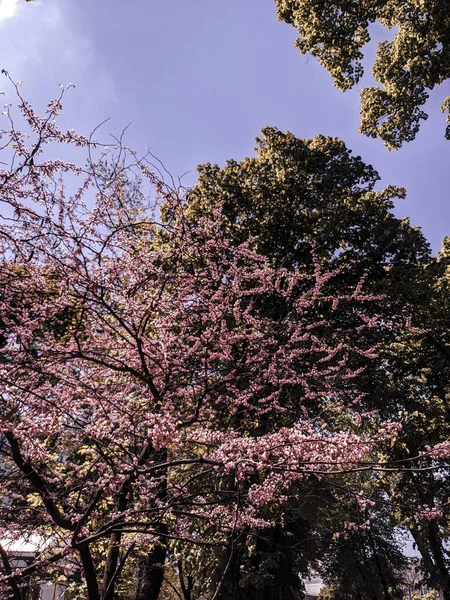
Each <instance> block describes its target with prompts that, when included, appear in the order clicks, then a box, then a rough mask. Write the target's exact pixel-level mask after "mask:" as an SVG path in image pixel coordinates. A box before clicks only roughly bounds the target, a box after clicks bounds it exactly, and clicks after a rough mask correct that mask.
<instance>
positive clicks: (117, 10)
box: [0, 0, 450, 250]
mask: <svg viewBox="0 0 450 600" xmlns="http://www.w3.org/2000/svg"><path fill="white" fill-rule="evenodd" d="M382 34H383V32H382V31H381V28H378V29H376V30H375V36H379V35H382ZM294 40H295V31H294V30H293V29H292V28H291V27H289V26H288V25H286V24H284V23H279V22H277V20H276V17H275V6H274V2H273V0H163V1H161V0H95V1H94V2H92V1H91V2H88V1H87V0H37V1H36V2H33V3H25V1H24V0H0V57H1V58H0V68H5V69H7V70H8V71H9V72H10V74H11V76H12V78H13V79H15V80H21V81H23V83H24V88H23V94H24V95H25V96H26V97H27V98H28V99H29V100H31V101H32V102H33V103H35V104H37V105H38V106H44V105H45V104H46V102H47V101H48V100H49V99H50V98H52V97H54V96H55V95H56V94H57V93H58V91H59V90H58V84H59V83H64V84H66V83H68V82H74V83H76V84H77V87H76V89H75V90H71V91H70V92H69V94H68V96H67V99H66V102H65V111H64V117H63V120H64V123H65V124H66V125H67V126H70V127H75V129H77V131H79V132H80V133H89V132H90V131H91V130H92V129H93V128H94V127H95V126H96V125H98V124H99V123H100V122H101V121H103V120H104V119H105V118H108V117H110V118H111V120H110V121H109V122H108V124H107V125H106V126H105V127H104V129H103V135H102V136H101V138H102V139H105V138H106V137H107V135H106V134H107V133H109V132H111V133H114V134H118V133H120V131H121V130H122V129H123V127H124V126H126V125H127V124H128V123H131V126H130V128H129V130H128V133H127V138H126V139H127V143H128V145H130V146H132V147H134V148H135V149H137V150H139V151H141V150H142V151H143V150H144V148H150V149H151V151H152V152H153V153H154V154H155V155H157V156H158V157H159V158H160V159H161V160H162V161H163V162H164V164H165V165H166V167H167V169H168V170H169V171H170V172H171V173H172V174H173V175H175V176H178V175H181V174H183V173H185V172H186V171H188V172H190V173H189V174H188V175H187V176H186V178H185V179H184V183H185V184H193V183H194V182H195V168H196V165H197V164H198V163H202V162H213V163H219V164H223V163H224V161H225V160H226V159H227V158H235V159H241V158H243V157H245V156H250V155H252V153H253V147H254V138H255V137H256V136H257V135H258V133H259V130H260V129H261V127H263V126H265V125H274V126H277V127H278V128H280V129H282V130H285V129H289V130H290V131H292V132H293V133H294V134H295V135H297V136H298V137H304V138H309V137H313V136H314V135H316V134H318V133H322V134H324V135H331V136H337V137H340V138H341V139H343V140H344V141H345V142H346V144H347V145H348V146H349V147H350V148H352V150H353V151H354V153H355V154H358V155H361V156H362V158H363V159H364V160H365V161H366V162H368V163H371V164H372V165H373V166H374V167H375V168H376V169H377V170H378V171H379V173H380V175H381V176H382V184H383V185H384V184H388V183H390V184H396V185H402V186H404V187H406V189H407V190H408V198H407V200H406V201H400V202H399V203H398V206H397V208H396V212H397V214H398V215H399V216H406V215H408V216H410V217H411V220H412V223H413V224H414V225H420V226H422V229H423V231H424V233H425V235H426V236H427V238H428V239H429V241H430V242H431V243H432V246H433V249H434V250H438V249H439V247H440V242H441V239H442V237H443V236H444V235H447V234H450V204H449V202H448V198H447V196H448V189H449V188H450V170H449V157H450V152H449V151H450V142H446V141H445V140H444V137H443V134H444V128H445V123H444V117H443V115H442V114H441V113H440V112H439V106H440V103H441V102H442V99H443V98H444V97H445V96H446V95H449V94H450V85H449V84H448V83H446V84H444V85H443V86H441V87H440V88H438V89H436V90H434V92H432V95H431V98H430V101H429V103H428V105H427V109H428V110H429V112H430V118H429V119H428V121H427V122H426V123H424V124H423V125H422V129H421V132H420V134H419V135H418V136H417V138H416V140H415V141H414V142H412V143H410V144H407V145H405V146H404V147H403V148H402V149H401V150H400V151H398V152H388V151H387V150H386V149H385V148H384V147H383V145H382V144H381V142H379V141H378V140H370V139H367V138H364V137H362V136H361V135H360V134H358V132H357V129H358V121H359V90H357V89H355V90H352V91H350V92H347V93H345V94H343V93H342V92H339V91H338V90H336V89H335V88H334V87H333V84H332V80H331V79H330V77H329V76H328V74H327V73H326V72H325V71H324V70H323V69H322V68H321V67H320V66H319V65H318V64H317V62H316V61H315V59H313V58H307V57H305V56H301V55H300V54H299V53H298V52H297V51H296V50H295V49H294V48H293V43H294ZM374 47H375V46H374V45H373V44H372V45H371V46H370V48H369V55H370V53H373V51H374ZM368 82H369V83H370V74H368V75H367V76H366V78H365V80H364V81H363V84H364V83H366V84H367V83H368ZM0 89H5V90H6V89H7V85H6V80H5V82H4V83H3V82H2V81H1V80H0Z"/></svg>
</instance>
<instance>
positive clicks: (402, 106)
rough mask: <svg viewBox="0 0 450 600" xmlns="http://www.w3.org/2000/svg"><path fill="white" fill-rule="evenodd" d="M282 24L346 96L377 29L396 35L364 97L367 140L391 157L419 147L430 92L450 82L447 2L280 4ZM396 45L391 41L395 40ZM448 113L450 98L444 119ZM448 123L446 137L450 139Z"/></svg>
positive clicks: (280, 0)
mask: <svg viewBox="0 0 450 600" xmlns="http://www.w3.org/2000/svg"><path fill="white" fill-rule="evenodd" d="M275 3H276V6H277V15H278V18H279V19H280V20H282V21H285V22H287V23H289V24H291V25H293V26H294V27H295V28H296V29H297V31H298V33H299V38H298V39H297V41H296V44H295V45H296V47H297V48H298V49H299V50H300V52H301V53H302V54H309V53H311V54H312V55H313V56H315V57H317V59H318V60H319V62H320V64H322V65H323V66H324V67H325V68H326V69H327V71H328V72H329V73H330V75H331V77H333V79H334V83H335V85H336V86H337V87H338V88H339V89H341V90H347V89H349V88H351V87H353V86H354V85H355V84H357V83H358V82H359V80H360V79H361V77H362V75H363V73H364V65H363V62H364V53H363V48H364V46H365V45H366V44H367V43H368V42H369V40H370V36H371V25H372V24H373V23H375V22H377V23H379V24H381V25H382V26H384V27H385V28H387V29H388V30H389V31H394V32H395V33H394V34H393V35H390V36H388V39H387V40H386V41H383V42H380V43H379V44H378V50H377V53H376V59H375V62H374V64H373V66H372V75H373V77H374V78H375V80H376V82H377V83H378V84H379V85H378V86H368V87H365V88H364V89H363V90H362V91H361V124H360V131H361V133H363V134H364V135H367V136H370V137H375V138H380V139H381V140H382V141H383V143H384V144H385V145H386V146H387V147H388V148H389V149H398V148H400V146H401V145H402V144H403V143H404V142H409V141H411V140H413V139H414V138H415V136H416V134H417V132H418V131H419V127H420V122H421V121H423V120H424V119H426V118H427V114H426V112H425V111H424V110H423V105H424V104H425V102H426V100H427V98H428V94H429V90H432V89H433V88H434V87H435V86H437V85H440V84H441V83H443V82H444V81H446V80H448V79H449V78H450V15H449V11H448V6H447V4H446V3H445V2H442V1H441V0H406V1H405V0H343V1H341V0H275ZM389 38H390V39H389ZM449 110H450V97H449V98H447V99H446V100H445V101H444V103H443V104H442V111H443V112H445V111H449ZM449 119H450V117H447V122H448V123H449V125H447V128H446V132H445V135H446V137H447V138H448V139H449V138H450V120H449Z"/></svg>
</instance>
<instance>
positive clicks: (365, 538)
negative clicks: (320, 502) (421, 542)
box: [320, 475, 407, 600]
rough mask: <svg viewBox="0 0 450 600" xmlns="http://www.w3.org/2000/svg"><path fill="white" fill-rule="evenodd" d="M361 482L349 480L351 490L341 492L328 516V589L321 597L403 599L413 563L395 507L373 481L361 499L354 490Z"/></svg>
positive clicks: (325, 568)
mask: <svg viewBox="0 0 450 600" xmlns="http://www.w3.org/2000/svg"><path fill="white" fill-rule="evenodd" d="M358 478H359V475H351V476H349V477H347V481H346V482H345V483H346V487H345V488H344V487H342V488H341V493H336V492H335V497H334V498H333V500H332V502H330V503H329V504H328V506H327V510H326V513H325V514H324V515H323V517H324V519H323V520H324V522H325V526H324V527H323V532H324V535H323V538H322V542H321V543H322V548H321V551H322V552H321V557H322V561H321V574H322V577H323V579H324V581H325V583H326V584H327V587H326V588H325V590H324V591H323V593H322V594H321V595H320V597H321V598H322V596H323V597H324V598H327V600H328V599H329V600H331V599H333V600H350V599H353V598H355V599H357V600H394V599H401V598H403V593H402V584H403V574H404V571H405V568H406V566H407V560H406V558H405V556H404V555H403V553H402V540H401V538H400V537H399V532H398V531H396V529H395V525H396V523H395V519H394V516H393V513H392V508H391V506H390V504H389V502H387V498H386V496H385V494H384V492H383V490H380V488H379V487H376V486H373V485H371V484H370V481H367V480H366V481H365V482H364V484H363V486H360V487H361V488H362V489H363V490H364V491H363V492H362V493H360V494H359V495H356V496H355V494H353V493H352V491H351V488H352V487H355V484H356V483H357V482H356V481H355V479H356V480H357V479H358ZM333 531H334V532H336V531H338V532H339V533H333Z"/></svg>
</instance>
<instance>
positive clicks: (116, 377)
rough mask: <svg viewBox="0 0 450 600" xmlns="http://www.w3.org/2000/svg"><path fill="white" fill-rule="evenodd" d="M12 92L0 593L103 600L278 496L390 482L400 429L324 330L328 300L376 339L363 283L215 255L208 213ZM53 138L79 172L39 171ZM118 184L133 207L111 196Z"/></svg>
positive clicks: (0, 285)
mask: <svg viewBox="0 0 450 600" xmlns="http://www.w3.org/2000/svg"><path fill="white" fill-rule="evenodd" d="M15 89H16V92H17V95H18V98H19V115H21V116H22V118H23V119H24V120H25V122H26V130H25V131H24V132H21V131H19V130H18V129H17V128H16V125H15V117H14V118H13V115H12V113H10V110H9V109H7V110H6V111H5V113H4V117H5V119H6V120H7V121H8V126H7V127H6V128H5V129H4V130H3V131H2V134H1V139H2V143H3V148H2V150H3V152H4V155H5V158H6V160H7V161H9V162H8V163H4V166H3V167H2V169H1V170H0V189H1V197H0V201H1V203H2V206H3V209H2V211H3V212H2V214H3V217H2V221H1V224H0V246H1V265H0V273H1V274H0V382H1V409H0V429H1V433H0V435H1V438H0V439H1V455H2V459H1V460H2V471H1V481H2V504H1V506H0V538H1V539H2V540H3V542H2V544H3V546H2V547H3V550H2V552H1V557H2V559H3V576H2V585H3V587H4V590H5V591H4V594H5V595H10V597H12V598H14V599H15V600H18V599H19V598H20V594H21V592H20V588H21V585H22V584H23V582H24V581H26V578H27V577H29V576H30V575H36V576H40V575H41V574H42V573H48V572H52V573H53V574H54V576H55V577H60V578H62V577H67V578H69V580H70V578H71V577H72V576H73V577H75V578H76V576H77V575H79V574H80V573H81V584H80V585H81V589H82V590H84V591H82V592H81V593H82V594H84V596H83V597H86V598H88V599H89V600H100V599H101V600H110V599H111V598H113V595H114V590H115V588H116V587H117V585H120V581H121V576H122V574H123V569H124V568H125V565H126V561H127V559H128V558H129V557H130V556H132V555H133V553H134V552H135V551H137V550H139V549H140V548H149V547H153V548H162V547H163V546H162V545H163V544H164V542H165V541H167V540H168V539H175V540H177V539H180V540H183V541H184V542H191V543H195V544H204V545H208V544H210V543H211V544H212V543H214V544H216V543H223V541H224V540H226V539H228V538H229V537H230V536H233V535H235V534H236V533H238V532H239V531H240V530H242V529H243V528H245V527H248V526H251V527H253V528H258V527H259V528H261V527H265V526H267V525H268V524H269V523H268V522H267V520H266V519H265V518H264V510H263V509H264V508H265V507H266V506H268V505H270V504H271V503H278V504H280V503H281V504H282V502H283V498H284V496H285V494H287V493H288V492H289V489H290V487H291V486H292V485H293V484H295V483H296V482H299V481H302V480H305V479H307V478H320V477H322V476H323V475H330V474H333V473H339V472H343V471H353V470H358V469H369V470H371V469H374V468H389V467H388V465H386V463H385V464H379V462H378V463H377V460H376V459H375V458H374V454H373V449H374V448H376V445H377V443H379V442H382V441H383V442H384V441H385V440H386V438H389V437H395V435H396V434H397V432H398V430H399V425H398V424H397V423H394V422H388V423H384V424H380V423H379V420H378V419H377V415H376V414H375V413H371V414H364V413H362V414H361V411H359V409H358V400H359V397H358V395H357V392H356V391H355V389H354V387H353V386H352V381H353V380H354V378H355V377H357V376H358V370H357V369H355V368H353V366H352V362H353V357H360V356H364V357H366V358H368V359H370V358H371V357H372V356H374V354H375V352H376V349H375V348H371V347H364V345H361V347H360V346H357V345H355V344H353V343H345V341H343V340H345V338H346V336H345V331H343V330H342V328H341V329H340V328H338V327H336V326H335V325H334V324H333V314H334V313H335V311H337V310H338V309H339V307H340V306H342V305H343V304H346V305H348V306H349V307H350V308H351V309H352V310H353V311H354V316H355V319H356V321H357V322H358V327H360V328H361V330H362V329H364V328H371V327H377V326H378V324H377V318H376V316H374V315H372V314H370V310H368V307H370V303H371V297H369V296H367V295H366V294H365V293H364V289H363V288H364V281H361V282H360V284H359V285H357V286H356V287H355V289H354V290H352V291H351V292H350V293H348V294H347V295H342V296H337V295H336V294H331V293H330V291H329V288H330V282H332V281H333V278H334V277H336V276H338V275H339V273H340V272H341V270H342V269H343V268H349V269H351V265H350V264H349V265H347V266H344V267H340V268H339V269H338V270H335V271H326V270H323V269H322V268H321V266H320V264H317V263H316V264H315V266H314V268H313V270H311V271H310V272H309V273H305V272H301V271H300V270H298V269H297V270H296V269H290V270H287V269H283V268H277V269H275V268H274V267H273V266H271V264H270V262H269V261H268V259H267V258H265V257H263V256H261V255H259V254H258V253H257V252H256V251H255V250H254V248H253V245H252V239H251V238H250V239H247V240H246V241H245V242H243V243H241V244H239V245H238V246H235V245H234V246H232V245H231V244H230V243H229V242H228V241H227V240H226V238H225V237H224V235H223V233H221V210H220V206H219V207H218V208H217V209H216V210H215V212H214V215H213V218H208V219H206V218H205V219H200V222H197V223H196V224H195V225H194V224H193V223H192V222H190V221H189V219H188V217H187V216H186V210H185V208H184V206H185V203H184V198H183V195H182V194H181V193H178V192H175V191H174V190H171V189H169V188H167V187H166V186H165V185H164V183H163V182H162V181H161V180H160V178H159V177H158V176H157V175H156V174H155V172H154V170H152V168H151V167H150V165H149V163H148V162H147V161H146V158H145V157H144V158H140V157H139V156H138V155H137V154H136V153H135V152H133V151H131V150H129V149H127V148H126V147H125V146H123V145H122V143H121V140H120V139H119V140H114V143H113V144H112V148H111V149H110V148H107V147H105V145H102V144H99V143H98V142H96V141H94V140H93V139H91V138H86V137H83V136H80V135H78V134H76V133H75V132H74V131H63V130H61V129H60V128H59V127H58V125H57V123H56V121H57V117H58V115H59V113H60V111H61V110H62V100H63V96H64V93H65V89H62V90H61V95H60V97H59V98H58V99H57V100H55V101H52V102H51V103H50V104H49V105H48V107H47V109H46V112H45V114H44V116H42V117H41V116H39V115H38V114H37V113H36V112H35V110H33V108H32V107H31V106H30V104H29V103H27V102H26V101H25V100H24V99H23V97H22V96H21V94H20V90H19V88H18V86H15ZM63 144H65V145H68V146H69V148H70V149H73V152H74V153H76V152H78V151H84V152H85V153H86V154H87V156H88V159H87V162H86V164H85V165H84V166H80V165H79V164H75V163H71V162H67V161H63V160H61V159H55V158H53V155H54V154H55V152H56V153H57V155H58V152H59V151H60V150H61V148H62V145H63ZM105 165H108V168H105ZM134 178H137V179H138V180H139V181H140V184H141V188H142V189H146V190H149V192H148V195H149V197H150V198H151V199H150V200H145V199H144V198H143V197H141V198H140V201H139V202H138V203H130V202H128V201H127V194H126V193H124V190H126V188H127V186H128V185H129V182H130V181H133V179H134ZM162 203H164V205H165V214H166V215H167V218H166V219H165V220H164V222H163V223H159V222H158V214H159V207H160V206H161V204H162ZM169 217H170V218H169ZM312 252H313V249H312ZM263 421H264V422H265V423H270V427H264V428H262V429H261V428H259V427H258V424H259V423H261V422H263ZM448 451H449V449H448V448H447V447H445V444H444V445H443V446H442V447H440V448H439V449H437V450H435V452H438V453H440V454H442V453H443V452H444V453H445V452H448ZM205 523H207V524H208V526H209V531H212V532H213V534H206V533H205V531H208V529H207V528H205V527H204V526H203V525H204V524H205ZM32 535H33V536H34V537H35V538H38V539H40V540H42V544H41V547H40V549H39V552H38V553H37V555H36V559H35V560H34V561H33V562H32V564H30V565H28V566H26V567H24V568H22V569H14V568H13V565H11V564H10V562H9V559H8V554H7V552H6V550H5V548H7V545H8V542H10V541H11V540H14V539H18V538H24V539H26V538H27V537H29V536H32ZM221 540H222V542H221ZM162 557H164V554H162ZM160 560H161V557H159V559H158V560H157V561H156V562H160Z"/></svg>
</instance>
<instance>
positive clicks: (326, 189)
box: [188, 128, 449, 589]
mask: <svg viewBox="0 0 450 600" xmlns="http://www.w3.org/2000/svg"><path fill="white" fill-rule="evenodd" d="M256 153H257V155H256V158H247V159H245V160H243V161H242V162H240V163H238V162H236V161H228V162H227V164H226V166H225V168H223V169H221V168H219V167H218V166H211V165H209V164H207V165H202V166H200V167H199V180H198V184H197V185H196V186H195V187H194V188H193V190H192V191H191V193H190V194H189V197H188V210H189V214H190V217H191V218H193V219H194V220H195V219H198V218H200V216H201V215H211V214H212V211H213V210H214V208H215V206H216V205H217V204H219V203H220V205H221V206H222V227H223V229H224V232H225V234H226V236H227V237H228V238H229V239H230V240H231V241H232V242H233V243H234V244H238V243H240V241H241V240H243V239H245V238H246V236H247V235H248V234H250V235H251V236H252V237H253V239H254V240H255V243H256V245H257V248H258V251H259V252H261V253H263V254H264V255H265V256H267V257H269V259H270V260H271V262H272V264H274V265H282V266H284V267H286V268H288V269H290V268H292V269H294V268H297V269H298V268H300V269H304V270H305V271H306V272H307V271H308V269H309V268H311V264H312V259H311V255H310V253H309V250H308V249H309V248H310V247H311V246H313V247H314V248H315V253H316V257H319V259H320V260H322V261H324V262H326V263H328V264H329V265H330V266H331V265H333V266H334V267H336V266H337V265H339V264H342V263H346V262H347V261H351V262H352V269H351V271H347V272H346V273H345V274H342V276H340V277H339V278H336V279H335V280H334V284H335V285H336V288H335V290H336V293H342V291H343V290H347V289H348V287H349V286H351V285H353V284H354V280H352V278H353V277H355V276H356V277H358V276H360V275H361V274H362V273H364V274H365V276H366V285H367V287H368V289H370V290H371V291H372V292H374V293H382V294H383V298H380V299H379V301H376V302H374V303H372V305H371V307H372V308H374V310H375V312H376V313H377V314H378V315H381V318H382V320H383V323H384V324H385V327H383V328H382V329H381V328H378V329H375V330H373V329H372V330H368V331H366V332H364V333H362V332H360V331H358V330H357V328H356V327H353V328H352V326H351V325H350V323H351V318H352V317H351V315H349V314H348V313H347V312H346V311H345V310H343V311H340V312H339V313H337V314H335V319H336V320H335V323H336V327H337V326H338V325H337V324H338V323H340V324H343V323H346V325H347V329H348V330H352V331H353V334H354V335H356V336H357V337H358V338H359V339H361V336H362V335H370V336H371V340H372V342H373V343H375V341H376V343H378V344H379V345H380V353H379V354H380V356H379V359H378V360H371V361H367V360H365V359H362V360H361V364H360V365H359V366H363V365H364V367H365V369H364V372H363V373H362V374H361V376H360V377H358V378H357V382H356V381H355V380H354V382H353V383H354V384H355V383H356V384H357V386H358V387H359V389H360V391H361V392H362V393H363V394H364V397H363V398H362V399H361V401H360V402H361V403H363V404H364V406H365V407H366V408H367V409H373V408H376V409H378V410H380V411H382V413H383V415H384V416H385V417H387V415H389V416H390V417H392V416H394V417H395V418H400V419H401V420H402V422H403V423H404V431H402V434H401V436H400V440H401V441H399V443H398V444H397V445H395V446H394V447H393V448H391V447H390V445H389V446H388V447H386V448H385V449H384V455H385V456H390V457H391V458H395V459H398V460H408V458H409V457H411V456H415V455H416V454H417V453H418V452H420V451H424V450H426V447H427V445H432V444H435V443H440V442H442V441H443V440H444V439H446V437H448V435H447V433H446V432H447V429H448V419H449V412H448V407H447V401H446V397H448V396H447V395H448V381H449V378H448V364H449V363H448V349H447V347H446V343H445V340H446V335H447V334H446V331H448V324H449V323H448V308H446V301H447V300H446V298H445V297H444V296H443V295H442V293H441V292H442V290H441V288H442V286H443V285H444V281H448V279H447V280H443V279H442V276H438V275H437V274H436V269H438V270H439V269H440V271H442V270H444V271H445V268H444V263H443V259H441V260H440V261H438V264H437V263H436V261H435V260H434V259H432V257H431V255H430V251H429V246H428V244H427V242H426V240H425V239H424V237H423V235H422V234H421V232H420V231H419V230H418V229H416V228H412V227H411V226H410V224H409V222H408V221H407V220H399V219H396V218H395V217H394V215H393V214H392V212H391V209H392V208H393V201H392V199H393V198H394V197H395V194H399V195H403V191H402V190H398V189H394V188H391V187H388V188H386V190H384V191H374V185H375V183H376V181H377V180H378V175H377V173H376V172H375V171H374V170H373V169H372V168H371V167H369V166H367V165H365V164H364V163H363V162H362V160H361V159H360V158H359V157H356V158H355V157H352V156H351V153H350V151H349V150H348V149H347V148H346V147H345V145H344V144H343V143H342V142H340V141H339V140H336V139H331V138H325V137H323V136H318V137H316V138H314V139H313V140H300V139H297V138H295V136H293V135H292V134H291V133H289V132H286V133H282V132H280V131H278V130H276V129H274V128H266V129H264V130H263V132H262V137H261V139H259V140H257V148H256ZM447 277H448V275H447ZM433 290H435V291H433ZM437 290H439V291H438V292H437ZM439 298H441V301H440V302H439V301H438V300H439ZM447 306H448V305H447ZM408 315H414V322H415V323H417V324H418V325H419V326H420V327H422V328H423V329H424V330H426V334H424V333H423V331H420V330H417V329H416V330H414V328H408V327H406V328H405V327H404V326H403V324H402V323H404V320H405V318H406V317H407V316H408ZM346 335H348V333H347V334H346ZM372 336H375V339H374V337H372ZM419 373H421V374H422V375H419ZM317 406H319V405H317ZM322 408H323V407H322ZM432 415H433V417H432V418H430V417H431V416H432ZM419 421H420V429H418V425H419ZM419 431H420V432H421V433H420V436H418V432H419ZM444 467H445V461H444ZM395 478H397V480H398V481H400V480H401V481H404V480H405V479H406V478H411V479H414V480H415V481H416V485H417V486H418V487H419V488H420V489H421V490H422V492H421V493H422V494H427V495H428V496H429V492H430V490H429V483H428V482H429V480H435V479H436V477H435V476H433V475H432V474H429V475H426V474H420V475H413V474H409V473H403V474H399V475H396V476H395ZM437 480H438V481H439V482H440V486H436V485H435V486H434V487H435V488H436V487H440V490H441V491H440V498H439V497H437V496H434V495H433V494H432V497H433V502H434V501H437V502H439V503H441V504H443V505H446V501H447V500H448V485H447V484H446V479H445V478H443V477H439V476H438V477H437ZM341 483H342V482H341ZM377 485H382V486H384V489H385V493H391V494H393V500H394V501H398V502H399V503H400V504H401V505H402V506H404V507H405V506H406V507H407V514H408V517H406V516H405V515H403V516H402V517H401V518H399V520H398V521H397V523H398V524H401V525H408V526H410V525H411V523H412V522H414V524H415V527H416V525H417V521H416V517H417V514H416V512H417V510H416V509H417V508H418V507H421V506H423V505H424V504H425V502H424V501H423V499H422V500H419V499H418V498H417V494H413V495H408V493H405V494H404V495H403V496H401V497H400V496H399V495H398V494H394V487H391V486H390V484H389V485H388V484H387V483H386V481H380V480H378V482H377ZM386 486H387V487H386ZM299 495H300V497H301V495H302V494H301V493H299ZM446 499H447V500H446ZM429 502H431V500H429ZM374 510H375V509H374ZM399 515H400V513H397V516H399ZM420 527H421V531H423V530H424V529H426V527H424V524H423V522H422V524H421V525H420ZM416 529H417V527H416ZM312 531H314V525H313V526H312ZM274 533H275V532H274ZM332 533H333V532H332ZM441 534H443V532H442V530H441ZM265 535H266V536H267V532H266V533H265ZM445 537H446V536H444V538H442V535H441V538H440V539H439V544H438V549H437V552H438V554H437V556H439V552H441V550H439V546H440V547H442V544H443V540H444V539H445ZM244 554H245V551H244ZM431 564H433V561H431ZM440 564H441V566H442V569H441V575H437V574H436V569H434V568H433V570H432V571H434V574H435V575H434V577H433V585H435V586H436V587H439V586H440V587H441V588H443V589H445V585H444V582H445V581H446V579H445V577H447V576H448V575H446V573H447V572H448V568H446V567H445V564H444V563H442V561H441V563H440ZM428 572H429V573H431V572H430V569H428ZM436 576H437V579H436ZM448 587H449V586H448Z"/></svg>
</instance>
